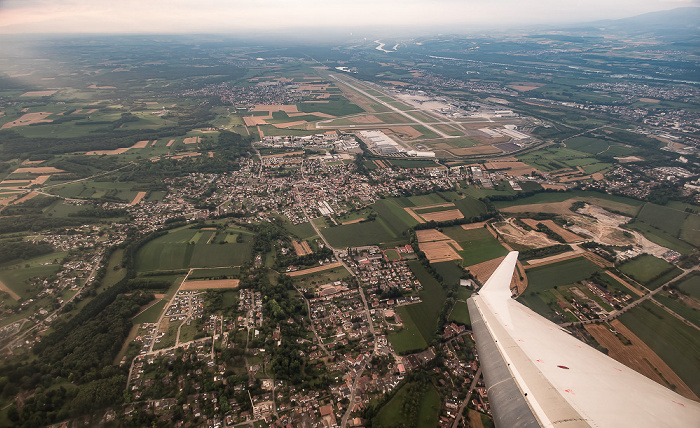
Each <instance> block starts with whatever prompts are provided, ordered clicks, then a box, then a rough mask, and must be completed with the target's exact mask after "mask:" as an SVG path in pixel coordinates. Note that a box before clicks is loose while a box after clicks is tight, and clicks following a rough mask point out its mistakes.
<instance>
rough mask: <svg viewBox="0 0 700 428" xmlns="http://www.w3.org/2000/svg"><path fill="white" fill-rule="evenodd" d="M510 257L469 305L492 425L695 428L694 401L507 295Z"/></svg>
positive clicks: (698, 409)
mask: <svg viewBox="0 0 700 428" xmlns="http://www.w3.org/2000/svg"><path fill="white" fill-rule="evenodd" d="M517 259H518V253H517V252H511V253H510V254H508V256H506V258H505V260H503V262H502V263H501V265H500V266H499V267H498V269H496V271H495V272H494V273H493V275H491V277H490V278H489V280H488V281H487V282H486V284H485V285H484V286H483V287H482V288H481V290H479V292H478V293H476V294H474V295H473V296H472V297H471V298H470V299H469V301H468V302H467V303H468V306H469V316H470V318H471V322H472V331H473V333H474V338H475V340H476V346H477V349H478V351H479V360H480V362H481V367H482V370H483V372H484V380H485V383H486V386H487V388H488V390H487V391H488V396H489V402H490V404H491V410H492V413H493V416H494V421H495V422H496V426H498V427H508V428H510V427H557V428H569V427H615V428H617V427H663V426H668V427H700V403H697V402H695V401H692V400H689V399H687V398H685V397H682V396H680V395H678V394H676V393H675V392H673V391H671V390H670V389H668V388H666V387H664V386H662V385H660V384H658V383H656V382H654V381H653V380H651V379H649V378H647V377H645V376H643V375H641V374H639V373H637V372H636V371H634V370H632V369H630V368H628V367H627V366H625V365H623V364H621V363H619V362H617V361H615V360H614V359H612V358H610V357H608V356H607V355H605V354H603V353H602V352H599V351H597V350H596V349H594V348H592V347H590V346H588V345H586V344H585V343H583V342H581V341H579V340H578V339H576V338H575V337H573V336H572V335H571V334H570V333H568V332H567V331H566V330H564V329H563V328H561V327H559V326H557V325H556V324H554V323H553V322H551V321H549V320H547V319H546V318H544V317H542V316H540V315H538V314H537V313H535V312H534V311H532V310H530V309H529V308H527V307H525V306H524V305H522V304H520V303H518V302H517V301H516V300H514V299H512V297H511V290H510V283H511V279H512V277H513V271H514V268H515V264H516V262H517Z"/></svg>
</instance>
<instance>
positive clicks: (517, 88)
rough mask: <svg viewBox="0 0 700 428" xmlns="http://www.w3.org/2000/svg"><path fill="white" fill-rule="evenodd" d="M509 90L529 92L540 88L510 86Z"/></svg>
mask: <svg viewBox="0 0 700 428" xmlns="http://www.w3.org/2000/svg"><path fill="white" fill-rule="evenodd" d="M508 87H509V88H513V89H515V90H516V91H518V92H527V91H531V90H533V89H537V88H539V86H525V85H510V86H508Z"/></svg>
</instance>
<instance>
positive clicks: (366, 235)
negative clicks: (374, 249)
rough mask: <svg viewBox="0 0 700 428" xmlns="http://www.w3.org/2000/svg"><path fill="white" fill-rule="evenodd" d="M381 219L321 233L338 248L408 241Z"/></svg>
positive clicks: (347, 225) (346, 225)
mask: <svg viewBox="0 0 700 428" xmlns="http://www.w3.org/2000/svg"><path fill="white" fill-rule="evenodd" d="M395 229H396V226H395V225H389V224H388V223H387V222H385V221H384V220H383V219H382V218H381V217H380V218H377V219H376V220H374V221H368V222H364V223H352V224H345V225H341V226H335V227H329V228H326V229H323V231H322V232H321V233H323V236H325V237H326V239H327V240H328V242H329V243H330V244H331V245H332V246H333V247H337V248H345V247H358V246H363V245H374V244H391V245H393V244H399V243H404V242H407V241H408V240H407V239H406V238H404V237H402V236H400V235H399V234H397V233H396V232H395Z"/></svg>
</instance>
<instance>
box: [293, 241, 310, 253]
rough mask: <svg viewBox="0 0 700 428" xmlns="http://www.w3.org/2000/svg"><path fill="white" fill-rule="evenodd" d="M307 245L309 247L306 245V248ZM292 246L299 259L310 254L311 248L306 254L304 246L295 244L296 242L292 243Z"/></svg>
mask: <svg viewBox="0 0 700 428" xmlns="http://www.w3.org/2000/svg"><path fill="white" fill-rule="evenodd" d="M304 243H306V242H304ZM308 245H309V244H308V243H306V246H308ZM292 246H293V247H294V252H295V253H296V254H297V256H299V257H301V256H305V255H307V254H311V251H310V250H311V248H309V251H308V252H307V251H306V248H304V246H303V245H302V244H300V243H299V242H297V241H292Z"/></svg>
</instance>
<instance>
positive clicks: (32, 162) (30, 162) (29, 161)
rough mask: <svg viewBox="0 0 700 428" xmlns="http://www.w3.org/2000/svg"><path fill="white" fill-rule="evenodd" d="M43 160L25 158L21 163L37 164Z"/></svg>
mask: <svg viewBox="0 0 700 428" xmlns="http://www.w3.org/2000/svg"><path fill="white" fill-rule="evenodd" d="M42 162H44V161H43V160H35V161H33V160H29V159H27V160H26V161H24V162H22V165H38V164H40V163H42Z"/></svg>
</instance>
